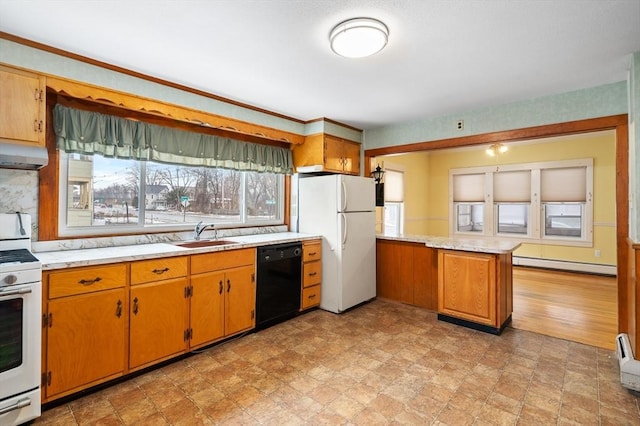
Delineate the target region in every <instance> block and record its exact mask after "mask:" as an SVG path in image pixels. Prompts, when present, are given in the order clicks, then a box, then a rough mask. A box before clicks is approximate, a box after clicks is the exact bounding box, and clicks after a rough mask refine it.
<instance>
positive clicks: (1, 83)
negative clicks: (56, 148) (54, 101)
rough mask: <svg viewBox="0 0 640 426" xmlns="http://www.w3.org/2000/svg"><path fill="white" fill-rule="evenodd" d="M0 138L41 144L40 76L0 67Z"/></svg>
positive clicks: (42, 100)
mask: <svg viewBox="0 0 640 426" xmlns="http://www.w3.org/2000/svg"><path fill="white" fill-rule="evenodd" d="M0 139H1V140H3V141H5V142H12V143H18V144H30V145H39V146H44V144H45V77H44V76H42V75H38V74H35V73H30V72H27V71H22V70H18V69H15V68H10V67H6V66H0Z"/></svg>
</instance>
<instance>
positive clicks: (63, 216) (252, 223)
mask: <svg viewBox="0 0 640 426" xmlns="http://www.w3.org/2000/svg"><path fill="white" fill-rule="evenodd" d="M95 155H97V154H95ZM58 157H59V168H58V170H59V173H58V181H59V183H60V185H59V192H58V197H59V201H60V202H59V203H58V212H57V220H58V224H57V225H58V235H59V236H61V237H81V236H88V235H92V236H102V235H116V234H122V233H124V234H139V233H144V234H149V233H163V232H181V231H190V230H192V229H193V227H194V226H195V223H193V222H186V223H172V224H162V225H158V224H146V223H145V213H146V212H147V211H152V210H149V209H147V208H146V206H145V204H146V193H145V184H144V179H140V182H141V184H140V187H139V188H138V191H139V196H138V205H137V206H132V207H135V208H136V209H137V210H138V220H137V221H136V222H135V223H131V224H119V225H105V226H102V225H100V226H97V225H88V226H69V225H68V221H67V219H68V212H69V210H68V205H67V200H68V188H69V184H68V170H69V157H68V154H67V153H65V152H62V151H60V152H59V155H58ZM128 161H130V160H128ZM139 163H140V165H141V167H140V169H139V173H140V175H141V176H142V175H144V174H145V171H146V164H145V162H144V161H140V162H139ZM179 167H193V166H187V165H180V166H179ZM237 172H238V173H240V179H241V180H240V199H239V203H240V207H239V210H240V211H239V216H240V220H239V222H226V221H220V222H219V223H216V227H217V228H219V229H225V228H242V227H259V226H277V225H283V224H284V219H285V211H286V209H285V201H286V199H287V196H286V189H285V188H286V187H287V185H286V184H285V179H284V175H280V174H277V176H278V182H277V183H276V184H277V186H278V192H279V200H278V201H279V202H278V206H277V211H276V216H277V218H276V219H273V220H272V219H265V220H260V219H248V214H247V211H246V210H247V204H246V193H245V192H246V185H247V182H246V181H247V173H253V172H251V171H240V170H238V171H237ZM92 177H93V176H92ZM92 203H93V202H92ZM92 207H93V206H92ZM90 211H91V214H92V215H93V208H92V209H91V210H90ZM92 219H93V216H92ZM203 220H204V221H205V222H215V220H209V219H206V218H204V219H203Z"/></svg>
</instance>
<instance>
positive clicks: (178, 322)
mask: <svg viewBox="0 0 640 426" xmlns="http://www.w3.org/2000/svg"><path fill="white" fill-rule="evenodd" d="M186 287H187V279H186V278H177V279H172V280H166V281H160V282H157V283H149V284H140V285H137V286H135V287H132V288H131V295H130V300H129V304H130V309H129V310H130V313H129V318H130V320H129V323H130V325H129V328H130V330H129V333H130V337H129V338H130V341H129V367H130V368H135V367H139V366H142V365H144V364H148V363H150V362H153V361H156V360H160V359H162V358H166V357H169V356H172V355H176V354H179V353H181V352H184V351H185V350H186V347H187V340H186V330H187V324H188V318H187V314H188V311H187V298H186Z"/></svg>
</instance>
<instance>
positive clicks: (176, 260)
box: [131, 256, 188, 285]
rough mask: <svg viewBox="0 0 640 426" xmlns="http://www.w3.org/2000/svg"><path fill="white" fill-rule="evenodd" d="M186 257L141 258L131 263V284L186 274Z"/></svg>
mask: <svg viewBox="0 0 640 426" xmlns="http://www.w3.org/2000/svg"><path fill="white" fill-rule="evenodd" d="M187 260H188V259H187V257H186V256H182V257H165V258H163V259H151V260H141V261H139V262H134V263H132V264H131V285H134V284H142V283H148V282H153V281H160V280H168V279H170V278H178V277H184V276H186V275H187Z"/></svg>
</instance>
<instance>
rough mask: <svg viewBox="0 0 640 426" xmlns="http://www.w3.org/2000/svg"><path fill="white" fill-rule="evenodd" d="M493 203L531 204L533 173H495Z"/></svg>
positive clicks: (527, 171)
mask: <svg viewBox="0 0 640 426" xmlns="http://www.w3.org/2000/svg"><path fill="white" fill-rule="evenodd" d="M493 201H495V202H497V203H522V202H527V203H528V202H530V201H531V171H529V170H522V171H514V172H499V173H494V175H493Z"/></svg>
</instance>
